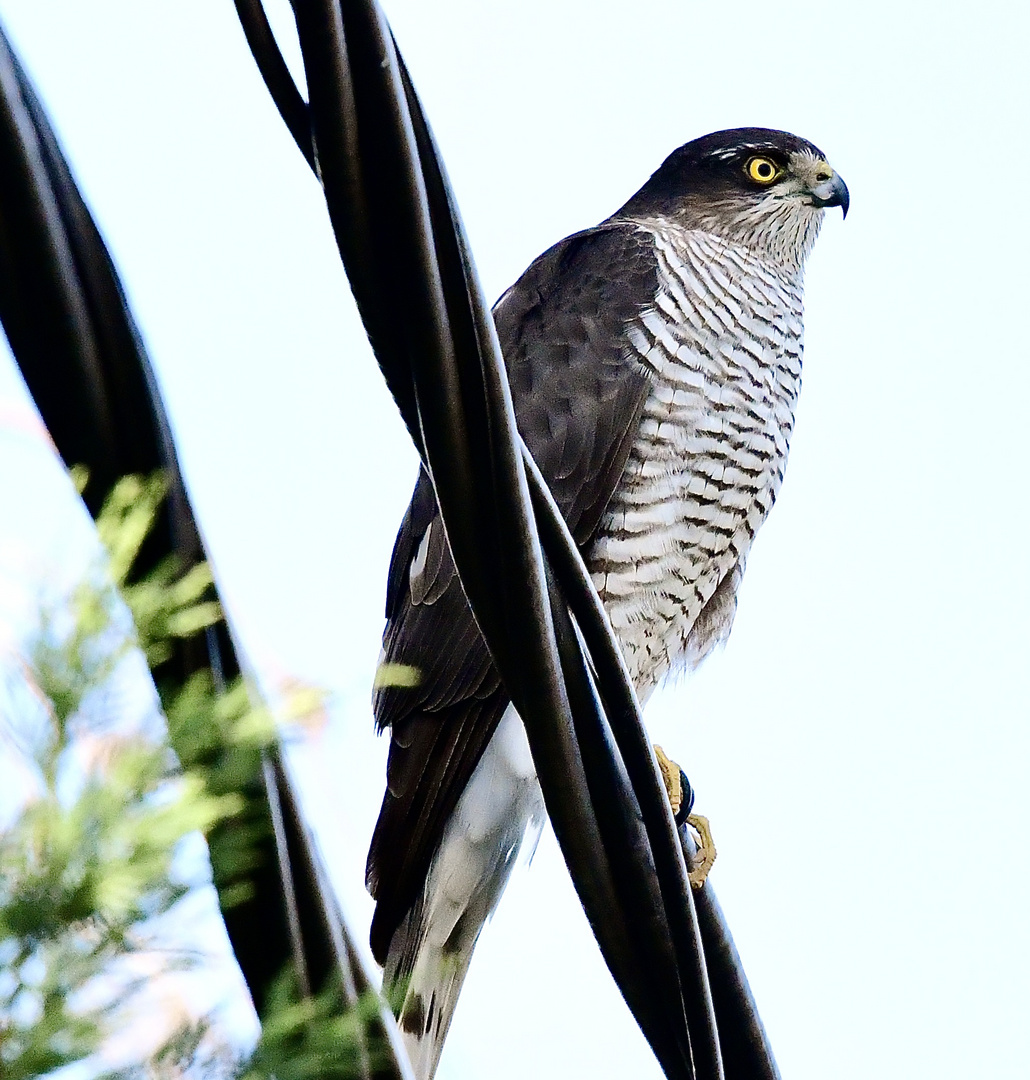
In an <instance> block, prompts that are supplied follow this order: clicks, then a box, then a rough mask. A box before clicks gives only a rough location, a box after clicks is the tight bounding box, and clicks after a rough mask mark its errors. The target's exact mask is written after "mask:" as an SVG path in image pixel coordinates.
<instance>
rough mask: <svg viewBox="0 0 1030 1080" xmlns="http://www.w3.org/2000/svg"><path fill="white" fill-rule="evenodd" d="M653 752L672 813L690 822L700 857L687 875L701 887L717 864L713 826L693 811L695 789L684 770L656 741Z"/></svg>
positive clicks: (679, 820)
mask: <svg viewBox="0 0 1030 1080" xmlns="http://www.w3.org/2000/svg"><path fill="white" fill-rule="evenodd" d="M654 755H655V757H656V758H657V759H658V768H659V769H660V770H661V773H662V780H664V781H665V790H666V793H667V794H668V796H669V805H670V806H671V807H672V815H673V817H674V818H675V819H676V824H677V825H678V826H680V828H682V827H683V825H684V824H685V825H687V826H688V828H689V829H690V832H691V836H692V837H693V840H694V843H695V845H696V846H697V857H696V858H695V859H694V861H693V865H692V866H691V867H690V868H689V869H688V872H687V877H688V878H689V880H690V887H691V888H692V889H694V890H697V889H700V888H701V886H702V885H704V883H705V881H706V880H707V878H708V872H709V871H710V870H711V869H712V867H713V866H714V865H715V857H716V855H717V854H718V852H717V851H716V850H715V841H714V840H713V839H712V829H711V826H710V825H709V824H708V818H706V817H703V816H702V815H701V814H692V813H691V810H693V808H694V791H693V789H692V788H691V786H690V782H689V781H688V780H687V777H686V774H685V773H684V772H683V770H682V769H681V768H680V767H679V766H678V765H677V764H676V762H675V761H673V760H672V759H671V758H670V757H668V756H667V755H666V753H665V751H664V750H663V749H662V748H661V747H660V746H659V745H658V744H657V743H655V744H654Z"/></svg>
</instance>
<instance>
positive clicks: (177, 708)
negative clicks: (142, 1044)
mask: <svg viewBox="0 0 1030 1080" xmlns="http://www.w3.org/2000/svg"><path fill="white" fill-rule="evenodd" d="M76 479H77V480H81V479H82V478H81V476H79V477H76ZM164 494H165V485H164V483H163V481H162V480H161V478H160V477H151V478H148V479H141V478H138V477H129V478H126V479H125V480H123V481H121V482H120V483H119V484H118V485H117V486H116V488H115V489H114V491H113V492H112V493H111V495H110V497H109V498H108V499H107V501H106V503H105V505H104V508H103V511H102V512H101V514H100V516H99V518H98V520H97V529H98V532H99V534H100V537H101V540H102V541H103V544H104V547H105V550H106V552H107V558H106V560H105V563H104V564H103V565H102V566H100V567H98V568H97V570H96V571H95V572H94V573H92V574H90V575H89V576H88V579H87V580H86V581H84V582H83V583H82V584H81V585H80V586H79V587H78V588H77V589H76V590H75V591H74V593H73V595H72V596H71V597H70V598H69V600H68V602H67V603H66V604H65V605H62V606H61V607H60V608H58V609H56V610H54V611H51V612H44V613H43V616H42V618H41V625H40V629H39V631H38V633H37V634H36V635H35V636H34V638H33V640H32V641H30V642H29V643H28V648H27V657H28V659H27V663H26V665H25V667H24V670H23V672H22V674H21V677H20V679H18V680H8V681H9V682H11V684H12V685H11V686H10V687H9V688H8V689H9V693H8V694H7V695H6V699H7V706H8V707H7V710H6V712H7V713H8V714H9V715H6V716H2V717H0V720H3V721H4V724H3V727H2V728H0V735H6V736H7V738H8V740H9V741H10V742H11V743H12V744H13V745H15V746H17V747H18V748H19V749H20V751H21V760H22V762H23V764H24V769H25V772H26V774H27V776H28V777H29V780H30V782H29V784H28V788H29V789H30V794H29V797H28V798H27V799H26V801H25V804H24V805H23V806H22V807H21V808H20V810H19V811H18V812H17V813H16V815H15V817H14V820H13V822H12V823H11V824H10V825H9V826H8V827H7V828H6V829H5V830H4V831H3V832H2V833H0V866H3V874H2V875H0V1076H2V1077H3V1078H4V1080H29V1078H32V1077H39V1076H42V1075H45V1074H47V1073H49V1072H52V1071H53V1070H55V1069H58V1068H60V1067H62V1066H65V1065H69V1064H71V1063H74V1062H84V1061H91V1062H93V1063H94V1064H95V1063H96V1061H97V1060H98V1059H96V1058H95V1057H93V1055H95V1054H96V1052H97V1050H98V1049H99V1048H100V1046H101V1043H102V1041H103V1039H104V1037H105V1033H106V1032H109V1031H110V1030H112V1025H115V1026H116V1025H117V1024H119V1023H124V1022H125V1019H124V1016H125V1013H124V1009H125V1006H126V1005H127V1004H128V1002H129V1001H130V999H131V997H132V995H133V993H134V992H135V990H136V989H137V982H138V980H136V981H134V979H133V978H132V977H131V975H127V974H126V971H125V970H121V971H120V972H119V965H121V966H122V968H123V969H124V961H125V959H126V958H127V957H131V956H132V954H133V953H138V952H140V951H142V950H145V949H146V948H147V947H148V942H149V940H150V937H151V928H152V927H153V926H154V925H155V921H159V920H160V919H161V918H163V917H165V916H169V915H170V914H171V913H173V912H174V911H175V909H176V905H177V904H179V903H180V902H181V901H182V900H183V898H184V897H185V896H186V894H187V893H188V891H189V888H190V883H189V882H188V881H185V880H183V879H182V877H181V876H180V875H179V874H178V873H177V869H176V858H177V853H178V852H179V850H180V848H181V845H182V843H183V841H184V838H186V837H187V836H189V835H190V834H194V833H196V832H198V831H199V832H201V833H203V834H205V836H206V837H207V838H208V843H209V848H210V854H211V860H212V864H213V866H214V868H215V870H214V873H215V881H216V884H217V885H218V886H219V889H220V900H221V902H222V904H223V907H224V906H226V905H227V904H228V903H231V902H233V900H238V899H240V898H242V897H244V896H246V895H247V890H248V888H249V883H248V874H249V871H250V870H252V869H253V867H254V864H255V860H256V858H257V856H256V841H257V840H258V839H260V832H261V829H262V828H263V825H262V822H263V820H264V819H263V818H262V817H261V816H260V815H259V814H258V813H257V812H256V802H255V800H256V798H257V795H256V792H257V790H258V788H257V785H258V783H259V778H260V770H261V759H262V753H263V751H264V750H265V749H267V748H268V747H269V746H270V745H271V743H272V742H273V740H274V739H275V737H276V725H275V721H274V719H273V717H272V715H271V713H270V712H269V710H268V709H267V708H265V707H263V706H254V705H253V704H252V700H253V698H252V695H251V694H250V693H249V692H248V689H247V687H246V686H245V685H244V683H243V681H242V680H236V681H235V682H234V683H233V684H232V685H231V686H229V687H228V688H227V689H226V690H225V692H224V693H218V692H217V690H216V686H215V680H214V678H213V676H212V673H211V671H210V670H209V669H203V670H201V671H199V672H197V673H196V674H194V675H192V676H191V677H190V678H188V679H187V680H186V681H185V682H181V683H179V684H174V683H171V684H170V685H167V686H165V687H162V693H161V702H160V704H161V707H162V709H163V712H164V714H165V717H166V718H167V737H165V735H164V734H163V733H158V734H155V732H154V730H150V731H148V730H147V726H146V725H139V724H136V725H126V723H125V720H124V715H123V714H124V708H123V707H122V706H123V704H124V703H123V702H122V701H121V698H120V695H119V692H118V686H117V684H118V681H119V677H120V673H121V674H123V672H122V666H123V665H124V664H126V663H131V657H132V650H133V647H134V646H135V647H138V648H139V649H140V650H141V651H142V653H143V655H144V656H145V657H146V660H147V663H148V665H149V666H150V667H151V668H153V667H156V666H158V665H160V664H163V663H164V662H165V661H167V660H168V659H169V658H170V657H172V656H173V654H174V652H175V650H176V643H177V641H178V640H181V639H185V638H188V637H190V636H192V635H195V634H197V633H198V632H200V631H202V630H204V629H206V628H207V627H209V626H211V625H212V624H213V623H215V622H216V621H217V620H218V619H219V618H220V611H219V608H218V605H217V603H216V602H215V601H214V599H213V598H212V589H211V585H212V579H211V574H210V572H209V570H208V569H207V567H206V566H200V567H194V568H193V569H190V570H188V571H187V572H185V573H182V572H181V571H180V569H179V568H178V567H177V566H176V565H175V564H174V561H172V560H167V561H165V562H163V563H162V564H160V565H159V566H158V567H157V568H156V569H155V570H154V571H153V572H151V573H149V574H147V575H146V576H144V577H142V578H137V579H135V580H133V579H132V578H131V574H132V569H133V566H134V563H135V562H136V559H137V556H138V554H139V551H140V548H141V546H142V544H143V542H144V540H145V539H146V537H147V535H148V533H149V531H150V529H151V528H152V527H153V524H154V521H155V519H156V517H157V514H158V512H159V509H160V505H161V500H162V498H163V497H164ZM122 600H124V605H125V606H127V607H128V609H129V612H130V613H131V616H132V623H131V624H130V623H129V621H128V620H127V619H126V617H125V606H123V604H122ZM314 700H315V699H313V698H312V697H311V694H310V693H308V694H307V695H306V696H304V695H302V696H301V698H298V699H297V700H296V701H294V702H293V703H292V707H293V709H294V710H295V711H298V710H301V711H302V710H304V709H307V708H309V707H310V706H311V705H312V704H313V703H314ZM2 704H3V700H2V699H0V705H2ZM150 727H151V729H153V728H154V727H155V725H150ZM169 745H170V746H171V747H173V748H174V750H175V754H174V755H173V754H172V753H171V752H170V750H169ZM191 959H192V954H191V951H190V950H189V949H188V948H186V947H184V948H182V949H180V950H179V951H178V952H174V951H173V953H171V954H169V955H168V956H167V957H166V964H167V965H168V966H170V967H175V966H185V965H188V964H189V963H190V961H191ZM341 1003H342V997H341V994H340V993H339V990H338V988H335V987H331V988H329V989H328V990H326V991H325V992H323V993H322V994H320V995H318V996H316V997H314V998H307V999H301V998H300V996H299V995H298V994H297V993H296V991H295V989H294V987H293V985H292V982H291V981H290V979H289V978H288V977H286V976H283V978H281V979H280V980H279V982H278V983H277V984H276V986H275V988H274V991H273V993H272V995H271V998H270V1005H269V1008H268V1010H267V1015H266V1017H265V1018H264V1019H263V1031H262V1036H261V1040H260V1042H259V1045H258V1048H257V1050H256V1051H255V1052H254V1054H253V1055H252V1057H251V1059H250V1060H249V1061H248V1062H246V1063H242V1064H241V1063H239V1062H233V1061H230V1060H228V1059H227V1058H226V1055H225V1053H224V1050H223V1051H215V1052H212V1051H211V1050H210V1049H205V1048H204V1045H203V1043H204V1035H205V1033H206V1031H207V1030H208V1025H207V1022H206V1021H204V1020H201V1021H199V1022H198V1023H196V1024H192V1025H186V1026H185V1027H180V1028H179V1029H178V1030H177V1031H175V1032H174V1034H173V1035H172V1036H171V1037H170V1038H169V1039H168V1041H167V1042H166V1043H165V1044H164V1045H163V1046H162V1047H161V1048H160V1049H159V1050H158V1051H157V1052H156V1053H155V1054H154V1055H153V1056H152V1057H151V1059H150V1060H149V1061H148V1062H147V1063H146V1064H145V1065H144V1064H143V1063H141V1064H140V1066H139V1067H138V1068H132V1069H129V1070H128V1071H125V1070H123V1071H121V1072H120V1073H119V1074H118V1075H120V1076H137V1075H138V1076H143V1075H146V1076H148V1077H178V1076H183V1075H185V1074H187V1073H190V1074H191V1075H203V1076H216V1075H217V1076H223V1077H224V1076H230V1075H231V1076H238V1077H245V1078H246V1080H262V1078H266V1077H272V1076H275V1077H276V1078H277V1080H306V1078H314V1077H319V1078H323V1077H324V1078H341V1080H342V1078H344V1077H352V1076H355V1075H357V1074H358V1073H359V1065H360V1064H361V1063H362V1062H363V1061H364V1062H368V1061H369V1060H371V1059H372V1058H374V1057H375V1054H374V1053H373V1052H371V1051H370V1050H369V1041H368V1040H367V1038H366V1037H365V1030H366V1027H367V1026H368V1021H369V1020H370V1019H371V1018H372V1017H373V1016H374V1015H375V1014H376V1013H377V1012H378V1009H379V1001H378V998H376V997H374V996H372V997H371V998H370V999H369V1000H363V1001H362V1002H359V1003H358V1006H357V1007H356V1008H353V1009H350V1010H345V1009H343V1007H342V1004H341ZM98 1071H99V1066H96V1067H93V1068H92V1072H91V1073H88V1074H87V1075H98ZM103 1075H109V1076H113V1075H115V1074H112V1073H106V1074H103Z"/></svg>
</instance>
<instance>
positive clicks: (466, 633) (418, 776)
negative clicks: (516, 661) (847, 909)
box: [367, 223, 658, 963]
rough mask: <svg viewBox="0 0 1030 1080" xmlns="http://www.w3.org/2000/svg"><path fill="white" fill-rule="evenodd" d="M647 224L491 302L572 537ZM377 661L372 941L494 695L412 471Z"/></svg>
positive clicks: (398, 912) (483, 738)
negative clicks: (378, 799)
mask: <svg viewBox="0 0 1030 1080" xmlns="http://www.w3.org/2000/svg"><path fill="white" fill-rule="evenodd" d="M657 272H658V271H657V263H656V259H655V254H654V246H653V242H652V241H651V239H650V236H649V235H648V234H646V233H644V232H643V231H641V230H638V229H637V228H636V226H634V225H631V224H629V223H613V224H607V225H603V226H600V227H598V228H597V229H591V230H588V231H587V232H584V233H578V234H576V235H575V236H571V237H569V238H568V239H566V240H563V241H562V242H561V243H559V244H556V245H555V246H554V247H553V248H551V249H550V250H549V251H547V252H546V253H545V254H543V255H541V256H540V258H539V259H537V260H536V261H535V262H534V263H533V265H532V266H530V267H529V269H528V270H527V271H526V272H525V274H523V275H522V277H521V278H520V279H519V280H518V282H516V284H515V285H513V286H512V287H511V288H510V289H509V290H508V291H507V292H506V293H505V294H504V296H502V297H501V299H500V300H499V301H498V303H497V306H496V307H495V309H494V319H495V322H496V325H497V333H498V337H499V339H500V343H501V349H502V351H503V353H504V358H505V363H506V365H507V368H508V376H509V379H510V381H511V389H512V396H513V399H514V402H515V413H516V417H517V419H518V426H519V430H520V432H521V433H522V436H523V438H524V439H525V441H526V444H527V445H528V446H529V448H530V450H531V451H532V452H533V455H534V457H535V458H536V460H537V463H538V464H539V466H540V469H541V471H542V472H543V474H544V476H545V477H546V478H547V481H548V483H549V484H550V485H551V490H552V491H553V492H554V496H555V499H556V500H557V502H558V505H559V506H560V507H561V510H562V513H563V514H564V515H565V518H566V520H567V521H568V522H569V526H570V528H571V530H572V532H573V535H574V536H575V538H576V541H577V543H578V544H579V545H580V547H581V548H582V547H584V546H585V545H586V544H587V542H588V541H589V540H590V538H591V536H592V535H593V532H594V530H595V529H596V527H597V524H598V521H599V520H600V517H601V514H602V513H603V512H604V508H605V506H606V505H607V504H608V501H609V500H610V498H611V496H612V492H613V491H614V490H615V487H616V485H617V484H618V482H619V478H620V477H621V475H622V472H623V469H624V468H625V465H626V459H627V457H628V455H629V451H630V447H631V445H632V442H633V437H634V435H635V434H636V432H637V429H638V427H639V424H640V415H641V411H642V410H643V406H644V401H645V399H646V397H647V392H648V389H649V386H650V384H649V381H648V378H647V374H646V372H645V371H644V369H643V368H642V367H641V366H640V365H639V364H638V363H637V362H636V361H635V360H633V359H632V358H631V357H630V356H629V351H628V348H627V344H626V338H625V326H626V324H627V323H628V322H629V321H630V320H631V319H633V318H634V317H635V316H636V315H637V314H638V312H639V311H640V309H641V308H642V307H646V306H648V305H649V304H651V303H652V302H653V301H654V298H655V296H656V293H657ZM386 615H387V620H388V622H387V627H386V632H385V634H384V637H383V649H384V656H383V659H384V661H386V662H388V663H391V664H403V665H406V666H408V667H411V668H414V669H415V670H416V671H417V672H418V681H417V684H416V685H414V686H411V687H406V688H405V687H400V686H388V687H382V688H380V689H379V690H377V692H376V695H375V699H374V702H373V705H374V709H375V715H376V722H377V724H378V725H379V726H380V728H385V727H387V726H389V727H390V729H391V744H390V756H389V763H388V765H387V788H386V795H385V796H384V798H383V806H382V809H381V811H380V814H379V821H378V823H377V825H376V829H375V834H374V835H373V837H372V846H371V849H370V851H369V856H368V866H367V883H368V887H369V890H370V891H371V893H372V895H373V896H374V897H375V899H376V912H375V917H374V918H373V921H372V932H371V943H372V952H373V954H374V955H375V957H376V959H377V960H379V962H380V963H382V962H383V961H384V960H385V957H386V953H387V950H388V949H389V945H390V939H391V938H392V936H393V933H394V931H395V929H396V928H397V926H398V925H399V923H400V921H401V920H402V919H403V918H404V916H405V914H406V912H407V911H408V909H409V908H410V907H411V906H412V904H413V903H414V902H415V901H416V900H417V899H418V898H419V896H420V895H421V892H422V886H423V883H424V881H425V876H426V873H427V872H428V869H429V864H430V861H431V860H432V857H433V854H434V852H435V851H436V848H437V846H438V844H439V842H440V839H441V837H442V834H443V829H444V826H445V824H446V822H447V819H448V818H449V817H450V814H451V812H452V811H453V809H454V806H455V804H456V803H457V801H458V798H459V796H460V795H461V793H462V791H463V790H464V788H465V785H466V784H467V783H468V780H469V778H470V777H471V775H472V771H473V770H474V769H475V767H476V763H477V762H478V761H479V758H480V756H481V755H482V753H483V750H484V749H485V747H486V744H487V742H488V741H489V739H490V736H491V735H492V734H493V731H494V729H495V728H496V726H497V723H498V721H499V720H500V717H501V715H502V713H503V712H504V710H505V708H506V706H507V704H508V695H507V694H506V692H505V690H504V687H503V685H502V683H501V680H500V677H499V676H498V674H497V671H496V670H495V668H494V666H493V663H492V661H491V659H490V654H489V652H488V651H487V648H486V644H485V643H484V641H483V639H482V637H481V635H480V633H479V629H478V627H477V626H476V623H475V620H474V619H473V617H472V612H471V611H470V609H469V607H468V603H467V601H466V599H465V594H464V592H463V591H462V588H461V584H460V582H459V580H458V576H457V573H456V571H455V569H454V563H453V562H452V560H451V555H450V550H449V548H448V546H447V540H446V537H445V534H444V530H443V523H442V522H441V520H440V517H439V511H438V508H437V506H436V499H435V496H434V494H433V488H432V484H431V482H430V480H429V478H428V476H427V475H426V474H425V472H422V473H421V474H420V475H419V479H418V483H417V485H416V487H415V493H414V495H413V496H412V500H411V504H410V505H409V507H408V511H407V513H406V514H405V517H404V521H403V523H402V524H401V529H400V533H399V534H398V536H397V542H396V544H395V545H394V552H393V559H392V561H391V564H390V577H389V585H388V590H387V604H386Z"/></svg>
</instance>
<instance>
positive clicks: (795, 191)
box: [615, 128, 849, 265]
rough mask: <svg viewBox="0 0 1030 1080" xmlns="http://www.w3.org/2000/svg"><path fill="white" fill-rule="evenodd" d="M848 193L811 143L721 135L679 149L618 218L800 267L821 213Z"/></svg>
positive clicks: (782, 136) (743, 131)
mask: <svg viewBox="0 0 1030 1080" xmlns="http://www.w3.org/2000/svg"><path fill="white" fill-rule="evenodd" d="M848 203H849V198H848V188H847V185H846V184H845V183H844V181H843V180H842V179H841V178H840V176H838V175H837V173H836V172H835V171H834V170H833V168H832V167H831V166H830V165H829V163H828V162H827V161H826V157H825V155H824V154H823V152H822V151H821V150H820V149H819V148H818V147H816V146H813V145H812V144H811V143H810V142H806V140H804V139H799V138H798V137H797V136H796V135H791V134H789V133H788V132H786V131H774V130H772V129H770V128H734V129H733V130H730V131H716V132H713V133H712V134H711V135H705V136H703V137H702V138H700V139H695V140H694V141H693V142H689V143H687V144H686V145H685V146H681V147H680V148H679V149H678V150H674V151H673V152H672V153H671V154H670V155H669V156H668V157H667V158H666V159H665V161H664V162H663V163H662V165H661V166H660V168H659V169H658V170H657V171H656V172H655V173H654V175H653V176H652V177H651V179H650V180H648V182H647V183H646V184H645V185H644V186H643V187H642V188H641V189H640V190H639V191H638V192H637V193H636V195H634V196H633V198H632V199H630V200H629V202H628V203H626V205H625V206H624V207H623V208H622V209H621V210H620V211H619V212H618V213H617V214H616V215H615V216H616V217H619V218H626V217H629V218H635V219H638V220H648V219H659V220H665V221H669V222H673V223H675V224H678V225H680V226H682V227H684V228H688V229H701V230H704V231H705V232H710V233H715V234H716V235H719V236H722V237H725V238H726V239H728V240H731V241H735V242H737V243H742V244H745V245H746V246H748V247H750V248H756V249H760V250H762V251H764V252H766V253H768V254H769V255H771V256H773V257H775V258H777V259H781V260H784V261H788V262H791V263H795V264H797V265H800V264H801V263H803V262H804V258H805V256H806V255H807V254H808V252H809V250H810V249H811V247H812V244H813V243H814V241H815V238H816V235H817V234H818V232H819V226H820V224H821V223H822V217H823V209H824V208H825V207H827V206H839V207H841V209H842V210H843V211H844V214H845V216H846V215H847V212H848Z"/></svg>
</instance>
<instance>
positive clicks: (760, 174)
mask: <svg viewBox="0 0 1030 1080" xmlns="http://www.w3.org/2000/svg"><path fill="white" fill-rule="evenodd" d="M745 171H746V172H747V174H748V176H750V177H751V179H752V180H754V181H755V183H756V184H771V183H772V182H773V181H774V180H775V179H776V177H778V176H779V175H780V173H781V172H782V171H783V170H782V169H781V168H780V167H779V165H777V164H776V162H775V161H770V160H769V159H768V158H767V157H753V158H751V160H750V161H749V162H748V163H747V165H746V166H745Z"/></svg>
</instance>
